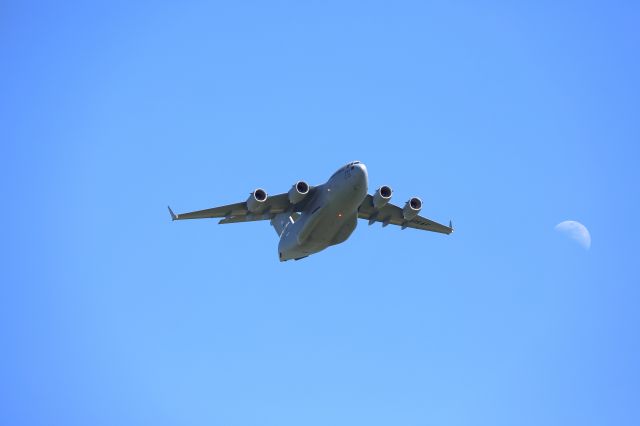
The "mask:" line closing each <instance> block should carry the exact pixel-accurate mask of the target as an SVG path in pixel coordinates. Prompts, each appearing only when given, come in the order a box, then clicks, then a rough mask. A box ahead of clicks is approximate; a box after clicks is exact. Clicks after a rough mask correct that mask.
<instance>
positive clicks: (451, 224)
mask: <svg viewBox="0 0 640 426" xmlns="http://www.w3.org/2000/svg"><path fill="white" fill-rule="evenodd" d="M449 229H451V232H453V231H454V229H453V223H452V222H451V220H449Z"/></svg>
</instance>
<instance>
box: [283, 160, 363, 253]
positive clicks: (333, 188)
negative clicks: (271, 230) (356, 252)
mask: <svg viewBox="0 0 640 426" xmlns="http://www.w3.org/2000/svg"><path fill="white" fill-rule="evenodd" d="M368 187H369V177H368V174H367V168H366V166H365V165H364V164H362V163H360V162H357V161H356V162H353V163H349V164H347V165H346V166H343V167H342V168H340V169H339V170H338V171H337V172H335V173H334V174H333V175H332V176H331V178H329V180H328V181H327V182H326V183H324V184H322V185H319V186H318V187H317V189H316V191H315V193H314V194H313V199H311V200H310V202H309V203H308V204H307V205H306V207H305V210H304V211H303V212H301V215H300V217H299V218H298V219H297V220H296V221H295V222H293V223H289V224H288V225H287V226H286V227H285V229H284V230H283V232H282V235H281V236H280V242H279V244H278V253H279V256H280V261H282V262H284V261H286V260H291V259H300V258H303V257H306V256H309V255H310V254H313V253H317V252H319V251H322V250H324V249H325V248H327V247H329V246H332V245H336V244H340V243H342V242H344V241H345V240H347V238H349V236H350V235H351V234H352V233H353V231H354V229H355V228H356V225H357V221H358V207H359V206H360V204H361V203H362V201H363V200H364V199H365V197H366V196H367V191H368Z"/></svg>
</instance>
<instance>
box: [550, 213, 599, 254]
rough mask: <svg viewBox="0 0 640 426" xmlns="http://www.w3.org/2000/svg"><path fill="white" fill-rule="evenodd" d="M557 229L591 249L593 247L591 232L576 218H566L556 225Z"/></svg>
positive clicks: (585, 247) (586, 248)
mask: <svg viewBox="0 0 640 426" xmlns="http://www.w3.org/2000/svg"><path fill="white" fill-rule="evenodd" d="M556 231H558V232H561V233H563V234H565V235H567V236H568V237H570V238H572V239H574V240H576V241H577V242H578V244H580V245H581V246H582V247H584V249H585V250H589V247H591V234H589V230H588V229H587V227H586V226H584V225H583V224H581V223H580V222H576V221H575V220H565V221H564V222H560V223H559V224H557V225H556Z"/></svg>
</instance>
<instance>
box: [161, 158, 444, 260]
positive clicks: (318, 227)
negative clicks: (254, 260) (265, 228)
mask: <svg viewBox="0 0 640 426" xmlns="http://www.w3.org/2000/svg"><path fill="white" fill-rule="evenodd" d="M368 187H369V176H368V173H367V167H366V166H365V165H364V164H363V163H361V162H360V161H352V162H350V163H348V164H346V165H344V166H342V167H341V168H340V169H338V171H336V172H335V173H334V174H333V175H332V176H331V177H330V178H329V180H328V181H327V182H326V183H323V184H321V185H318V186H310V185H309V184H308V183H307V182H305V181H302V180H301V181H298V182H296V183H295V184H293V186H292V187H291V189H290V190H289V192H285V193H283V194H278V195H274V196H271V197H269V196H268V195H267V192H266V191H265V190H264V189H261V188H258V189H256V190H254V191H253V192H251V193H250V195H249V198H248V199H247V200H246V201H244V202H240V203H235V204H228V205H226V206H221V207H214V208H211V209H205V210H198V211H194V212H190V213H181V214H175V213H174V212H173V210H171V207H169V213H170V214H171V219H172V220H184V219H203V218H222V219H221V220H220V221H219V222H218V223H220V224H227V223H240V222H253V221H258V220H269V221H270V223H271V225H272V226H273V227H274V229H275V231H276V233H277V234H278V237H279V238H280V242H279V243H278V255H279V257H280V261H281V262H285V261H287V260H300V259H304V258H305V257H307V256H309V255H311V254H315V253H318V252H320V251H322V250H324V249H326V248H327V247H330V246H333V245H336V244H340V243H342V242H344V241H346V240H347V238H349V236H350V235H351V234H352V233H353V231H354V229H355V228H356V225H357V222H358V218H360V219H365V220H368V221H369V225H372V224H374V223H375V222H382V226H383V227H385V226H387V225H397V226H400V227H401V228H402V229H405V228H414V229H421V230H425V231H432V232H439V233H441V234H447V235H449V234H451V233H452V232H453V226H452V224H451V221H449V226H445V225H441V224H439V223H437V222H434V221H432V220H429V219H427V218H425V217H422V216H420V215H418V213H419V212H420V210H421V209H422V201H421V200H420V198H418V197H412V198H410V199H409V200H408V201H407V202H406V204H405V205H404V207H403V208H400V207H398V206H396V205H394V204H391V203H390V202H389V200H391V196H392V194H393V191H392V189H391V187H389V186H387V185H383V186H381V187H380V188H378V189H377V190H376V192H375V193H374V194H373V195H369V194H368Z"/></svg>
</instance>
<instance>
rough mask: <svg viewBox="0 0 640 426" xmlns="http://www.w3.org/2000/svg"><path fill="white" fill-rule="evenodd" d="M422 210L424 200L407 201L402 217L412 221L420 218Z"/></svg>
mask: <svg viewBox="0 0 640 426" xmlns="http://www.w3.org/2000/svg"><path fill="white" fill-rule="evenodd" d="M421 208H422V200H421V199H420V198H418V197H413V198H411V199H410V200H409V201H407V204H405V205H404V209H402V216H403V217H404V220H411V219H413V218H414V217H416V216H418V213H420V209H421Z"/></svg>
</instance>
